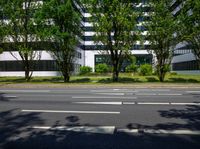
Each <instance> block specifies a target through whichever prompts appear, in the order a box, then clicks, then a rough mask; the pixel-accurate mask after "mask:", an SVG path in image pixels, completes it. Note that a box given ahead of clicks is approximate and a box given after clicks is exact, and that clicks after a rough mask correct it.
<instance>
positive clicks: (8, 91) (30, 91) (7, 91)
mask: <svg viewBox="0 0 200 149" xmlns="http://www.w3.org/2000/svg"><path fill="white" fill-rule="evenodd" d="M0 92H3V93H5V92H6V93H49V92H50V90H0Z"/></svg>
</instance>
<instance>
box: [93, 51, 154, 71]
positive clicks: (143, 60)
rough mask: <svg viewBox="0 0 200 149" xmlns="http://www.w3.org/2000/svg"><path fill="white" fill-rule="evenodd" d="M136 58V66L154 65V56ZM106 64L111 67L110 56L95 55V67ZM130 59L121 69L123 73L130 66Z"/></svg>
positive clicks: (126, 60)
mask: <svg viewBox="0 0 200 149" xmlns="http://www.w3.org/2000/svg"><path fill="white" fill-rule="evenodd" d="M134 56H135V57H136V65H138V66H140V65H142V64H152V59H153V56H152V54H148V55H134ZM103 63H106V64H107V65H110V66H111V60H110V56H109V55H95V65H98V64H103ZM130 63H131V62H130V61H129V60H128V59H124V61H123V63H122V67H121V71H122V72H124V71H125V68H126V67H127V66H128V65H130Z"/></svg>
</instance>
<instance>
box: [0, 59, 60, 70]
mask: <svg viewBox="0 0 200 149" xmlns="http://www.w3.org/2000/svg"><path fill="white" fill-rule="evenodd" d="M31 66H32V67H31V70H34V71H57V70H58V68H57V65H56V61H53V60H52V61H51V60H45V61H42V60H41V61H32V62H31ZM0 71H24V68H23V63H22V61H0Z"/></svg>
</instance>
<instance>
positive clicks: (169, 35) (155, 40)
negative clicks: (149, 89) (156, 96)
mask: <svg viewBox="0 0 200 149" xmlns="http://www.w3.org/2000/svg"><path fill="white" fill-rule="evenodd" d="M170 7H171V6H170V3H169V1H168V0H159V1H157V0H151V9H152V12H151V13H150V16H151V20H150V21H149V22H147V23H146V24H145V27H146V28H147V30H148V41H149V42H150V46H151V48H150V49H151V51H152V52H153V53H154V54H155V56H156V59H157V63H156V69H157V75H158V77H159V80H160V81H161V82H162V81H164V78H165V74H166V70H165V66H166V65H170V63H171V59H172V49H173V47H174V46H175V45H176V44H177V43H178V42H179V39H178V38H177V37H175V36H174V33H175V32H176V31H177V25H178V22H177V20H176V18H175V17H174V16H173V14H172V13H171V10H170Z"/></svg>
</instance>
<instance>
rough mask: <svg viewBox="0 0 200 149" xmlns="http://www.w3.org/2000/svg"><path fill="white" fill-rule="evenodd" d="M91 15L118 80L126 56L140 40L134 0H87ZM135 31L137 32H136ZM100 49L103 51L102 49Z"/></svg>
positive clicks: (98, 38) (97, 42)
mask: <svg viewBox="0 0 200 149" xmlns="http://www.w3.org/2000/svg"><path fill="white" fill-rule="evenodd" d="M85 4H86V7H87V9H88V10H89V13H90V14H91V15H92V16H91V22H92V24H93V28H94V31H95V32H96V34H95V38H94V39H95V42H96V44H97V45H104V47H105V49H103V51H107V54H109V56H110V59H111V64H112V67H113V68H112V71H113V81H114V82H116V81H118V77H119V72H120V69H121V65H122V62H123V60H124V58H125V57H127V56H128V55H130V53H131V52H130V51H131V49H132V47H133V45H134V43H135V42H136V40H138V35H137V34H138V33H137V32H136V24H137V22H136V20H137V17H138V13H137V12H136V11H134V9H133V0H85ZM134 31H135V32H134ZM100 51H102V50H101V49H100Z"/></svg>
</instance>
